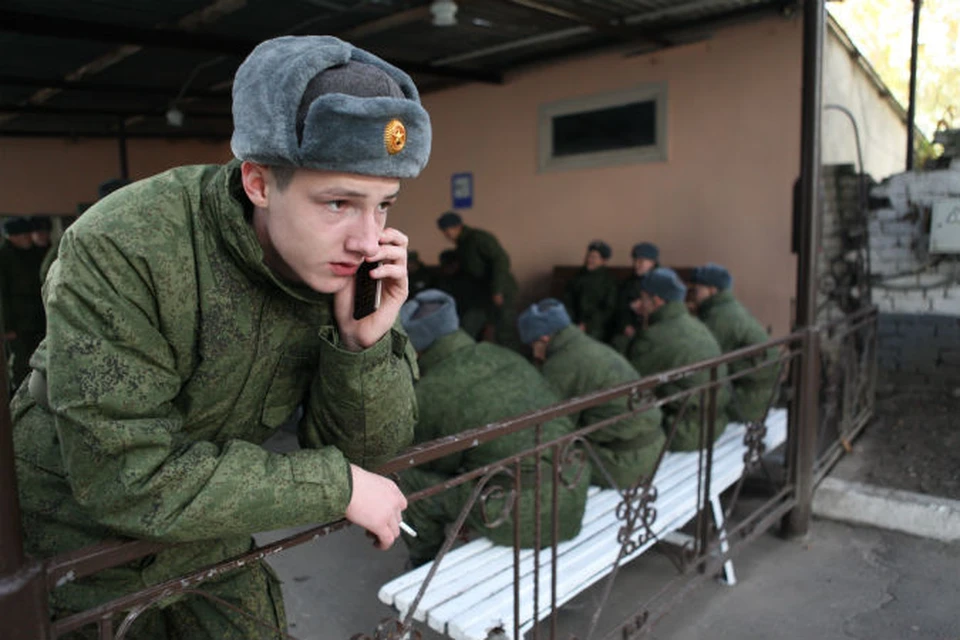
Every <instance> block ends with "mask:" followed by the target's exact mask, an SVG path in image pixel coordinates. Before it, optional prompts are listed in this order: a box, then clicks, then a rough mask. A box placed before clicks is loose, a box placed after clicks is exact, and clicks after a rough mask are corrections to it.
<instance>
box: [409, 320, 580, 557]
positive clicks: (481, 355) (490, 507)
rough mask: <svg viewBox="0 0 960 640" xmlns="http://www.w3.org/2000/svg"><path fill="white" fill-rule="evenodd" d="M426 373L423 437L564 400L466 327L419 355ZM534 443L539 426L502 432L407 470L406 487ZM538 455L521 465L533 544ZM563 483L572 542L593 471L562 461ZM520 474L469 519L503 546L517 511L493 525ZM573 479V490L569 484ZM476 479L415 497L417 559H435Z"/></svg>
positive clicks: (545, 489)
mask: <svg viewBox="0 0 960 640" xmlns="http://www.w3.org/2000/svg"><path fill="white" fill-rule="evenodd" d="M420 370H421V378H420V381H419V382H418V383H417V385H416V392H417V400H418V403H419V405H420V419H419V421H418V422H417V426H416V435H415V440H416V442H418V443H421V442H427V441H429V440H435V439H437V438H442V437H444V436H451V435H454V434H457V433H460V432H461V431H464V430H466V429H473V428H476V427H481V426H483V425H485V424H488V423H490V422H495V421H497V420H503V419H506V418H511V417H514V416H517V415H520V414H522V413H526V412H528V411H532V410H534V409H539V408H541V407H546V406H549V405H551V404H555V403H557V402H559V398H558V397H557V395H556V393H555V392H554V391H553V390H552V389H551V388H550V386H549V384H548V383H547V381H546V380H545V379H544V378H543V377H542V376H541V375H540V374H539V373H538V372H537V370H536V369H535V368H534V367H533V365H531V364H530V363H529V362H527V361H526V360H524V359H523V358H522V357H521V356H519V355H518V354H516V353H513V352H512V351H510V350H508V349H505V348H504V347H501V346H498V345H494V344H490V343H488V342H482V343H479V344H478V343H477V342H475V341H474V340H473V339H472V338H470V336H468V335H467V334H466V333H464V332H463V331H457V332H455V333H452V334H449V335H446V336H443V337H442V338H439V339H438V340H437V341H436V342H434V343H433V345H431V347H430V348H429V349H427V350H426V351H425V352H424V353H422V354H421V356H420ZM572 429H573V425H572V423H571V422H570V421H569V420H567V419H566V418H564V419H557V420H552V421H550V422H547V423H545V424H544V425H543V427H542V435H541V442H549V441H550V440H553V439H556V438H558V437H562V436H563V435H565V434H567V433H569V432H570V431H572ZM534 443H535V433H534V429H533V428H529V429H524V430H522V431H519V432H516V433H512V434H509V435H505V436H501V437H498V438H496V439H494V440H492V441H490V442H486V443H483V444H481V445H479V446H477V447H474V448H472V449H467V450H465V451H461V452H459V453H456V454H453V455H450V456H446V457H444V458H441V459H439V460H435V461H433V462H430V463H428V464H426V465H421V466H420V467H418V468H416V469H410V470H408V471H405V472H403V473H402V474H401V476H400V486H401V487H402V488H403V490H404V493H407V494H410V493H412V492H414V491H419V490H421V489H424V488H426V487H429V486H433V485H435V484H437V483H439V482H443V481H445V480H449V479H450V478H452V477H454V476H457V475H459V474H461V473H464V472H466V471H470V470H472V469H476V468H479V467H482V466H484V465H487V464H493V463H496V462H498V461H499V460H501V459H502V458H505V457H508V456H511V455H514V454H516V453H518V452H520V451H524V450H526V449H528V448H532V447H533V446H534ZM540 458H541V479H542V481H543V484H542V487H541V521H540V522H541V531H542V532H543V533H542V537H541V543H542V544H543V545H547V544H549V543H550V531H551V530H552V524H551V523H552V510H551V508H550V496H551V495H552V482H551V477H550V474H551V471H552V460H553V455H552V453H551V452H550V451H547V452H544V453H543V454H542V455H541V456H540ZM535 474H536V470H535V459H534V458H533V457H527V458H524V460H523V464H522V469H521V471H520V480H521V488H522V489H521V493H520V496H519V500H520V543H521V545H522V546H524V547H530V546H533V545H534V523H535V520H536V518H535V515H534V514H535V511H534V509H535V502H536V495H535V492H534V480H535V479H536V475H535ZM562 475H563V478H564V485H562V486H560V487H559V491H558V494H559V502H558V508H557V514H558V522H559V536H560V538H559V539H560V540H568V539H570V538H572V537H574V536H576V535H577V533H579V532H580V524H581V520H582V518H583V510H584V507H585V505H586V492H587V487H588V486H589V480H590V473H589V469H587V468H586V465H585V463H576V462H574V463H573V464H570V465H564V466H563V474H562ZM512 482H513V479H512V478H511V477H510V476H508V475H507V474H500V475H498V476H496V477H495V478H493V479H492V480H491V484H490V485H488V487H491V488H492V487H493V486H498V487H500V488H501V489H503V491H500V492H498V495H497V496H494V497H493V498H492V499H491V500H488V501H487V502H486V503H485V505H478V506H476V507H475V508H474V510H473V511H472V512H471V514H470V519H469V522H468V524H469V525H470V527H471V528H472V529H475V530H476V531H477V532H478V533H479V534H480V535H483V536H486V537H488V538H490V539H491V540H493V542H495V543H496V544H502V545H512V544H513V529H514V527H513V517H512V511H511V512H510V513H509V514H507V517H506V519H505V521H504V522H503V524H501V525H499V526H496V527H490V526H487V525H488V523H492V522H494V521H496V520H497V519H499V518H500V517H501V515H503V514H502V511H503V507H504V506H505V505H507V504H509V503H507V502H505V495H504V494H506V493H507V492H509V489H510V487H512ZM567 484H569V485H573V486H572V488H568V487H567V486H566V485H567ZM474 486H475V483H467V484H466V485H463V486H461V487H460V488H456V489H452V490H447V491H444V492H443V493H441V494H439V495H437V496H435V497H432V498H427V499H425V500H420V501H418V502H414V503H412V504H411V505H410V506H409V508H408V509H407V511H406V512H405V513H404V518H405V519H406V520H407V521H408V522H409V524H410V525H411V526H413V528H414V529H416V531H417V534H418V536H417V537H416V538H411V537H410V536H407V535H406V534H404V540H405V541H406V542H407V545H408V546H409V547H410V556H411V560H412V561H413V562H414V564H419V563H422V562H425V561H428V560H430V559H432V558H433V557H434V555H436V553H437V551H438V550H439V549H440V547H441V546H442V544H443V541H444V527H445V526H446V525H447V524H449V523H451V522H453V521H454V520H455V519H456V517H457V515H458V514H459V513H460V511H461V510H462V509H463V508H464V506H465V505H466V504H467V500H468V498H469V496H470V493H471V492H472V491H473V488H474Z"/></svg>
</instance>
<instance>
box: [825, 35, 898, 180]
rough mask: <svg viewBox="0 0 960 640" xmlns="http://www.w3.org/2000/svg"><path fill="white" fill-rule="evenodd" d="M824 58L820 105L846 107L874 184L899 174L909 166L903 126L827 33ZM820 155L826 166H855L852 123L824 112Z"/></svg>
mask: <svg viewBox="0 0 960 640" xmlns="http://www.w3.org/2000/svg"><path fill="white" fill-rule="evenodd" d="M829 34H830V35H829V37H827V39H826V43H825V47H824V57H823V102H824V104H837V105H840V106H842V107H846V108H847V109H849V110H850V111H851V112H852V113H853V117H854V119H855V120H856V122H857V128H858V129H859V131H860V144H861V147H862V150H863V164H864V167H865V170H866V173H868V174H870V175H871V176H873V178H874V179H875V180H877V181H878V182H879V181H880V180H882V179H884V178H886V177H887V176H890V175H892V174H894V173H900V172H901V171H903V170H904V168H905V167H906V162H907V125H906V123H905V122H904V120H903V117H902V116H901V114H900V113H898V112H897V111H896V110H895V109H894V107H893V106H892V105H891V104H890V103H889V102H888V101H887V100H883V99H881V98H880V92H879V89H878V88H877V85H876V84H874V83H873V82H871V81H870V79H869V78H868V76H867V74H866V73H865V72H864V71H863V69H861V68H860V66H859V65H858V64H857V61H856V60H855V59H854V58H853V56H851V55H850V52H849V51H848V50H847V49H846V48H845V47H844V46H843V44H841V41H840V37H839V36H838V35H837V34H836V33H834V32H833V30H832V29H831V30H829ZM822 149H823V151H822V153H823V158H822V160H823V163H824V164H856V162H857V144H856V138H855V137H854V129H853V125H851V124H850V120H849V119H848V118H847V117H846V116H845V115H843V114H842V113H840V112H838V111H835V110H832V109H827V110H825V111H824V112H823V136H822Z"/></svg>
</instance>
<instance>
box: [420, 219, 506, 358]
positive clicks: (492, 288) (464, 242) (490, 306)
mask: <svg viewBox="0 0 960 640" xmlns="http://www.w3.org/2000/svg"><path fill="white" fill-rule="evenodd" d="M437 228H438V229H440V232H441V233H442V234H443V236H444V237H445V238H446V239H447V240H449V241H450V242H453V243H454V244H455V245H456V246H457V258H458V259H459V263H460V271H461V272H462V273H463V274H465V275H466V276H468V277H470V278H471V279H472V281H473V283H474V287H475V288H476V291H477V296H478V297H479V298H481V299H486V301H488V302H485V305H486V309H487V310H488V314H489V322H490V324H492V325H494V335H495V337H496V341H497V344H501V345H503V346H505V347H508V348H510V349H516V348H518V347H519V346H520V345H519V341H518V339H517V322H516V321H517V311H516V303H517V281H516V279H514V277H513V274H512V273H511V272H510V256H509V255H507V252H506V251H505V250H504V249H503V246H502V245H501V244H500V241H499V240H497V238H496V236H494V235H493V234H492V233H490V232H489V231H484V230H483V229H475V228H473V227H468V226H467V225H465V224H463V219H462V218H461V217H460V215H459V214H457V213H454V212H453V211H448V212H447V213H445V214H443V215H442V216H440V217H439V218H437ZM470 311H472V309H463V310H462V313H463V314H466V313H468V312H470Z"/></svg>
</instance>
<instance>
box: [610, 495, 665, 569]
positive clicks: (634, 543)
mask: <svg viewBox="0 0 960 640" xmlns="http://www.w3.org/2000/svg"><path fill="white" fill-rule="evenodd" d="M656 500H657V488H656V487H655V486H653V485H650V486H649V488H648V487H645V486H642V485H638V486H634V487H631V488H629V489H627V490H626V491H624V492H623V501H622V502H620V504H618V505H617V519H618V520H623V521H624V525H623V526H622V527H620V531H618V532H617V542H619V543H620V544H621V545H622V546H623V555H630V554H631V553H633V552H634V551H636V550H637V549H639V548H640V547H642V546H643V545H645V544H646V543H647V542H649V541H650V540H652V539H654V538H656V534H655V533H654V532H653V525H654V523H655V522H656V521H657V508H656V507H655V506H654V505H653V503H654V502H656Z"/></svg>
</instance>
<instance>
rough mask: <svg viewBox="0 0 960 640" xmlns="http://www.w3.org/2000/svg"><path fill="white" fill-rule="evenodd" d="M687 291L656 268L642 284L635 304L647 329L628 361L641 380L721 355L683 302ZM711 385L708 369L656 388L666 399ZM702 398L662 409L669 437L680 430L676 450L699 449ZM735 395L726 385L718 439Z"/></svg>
mask: <svg viewBox="0 0 960 640" xmlns="http://www.w3.org/2000/svg"><path fill="white" fill-rule="evenodd" d="M686 295H687V288H686V287H685V286H684V284H683V283H682V282H681V281H680V278H678V277H677V274H676V273H674V272H673V270H672V269H663V268H660V269H654V270H653V271H651V272H650V273H649V274H647V277H646V278H644V279H643V282H642V283H641V284H640V297H639V298H637V299H636V300H634V301H633V303H631V308H632V309H633V311H634V313H636V314H637V315H638V316H645V317H646V319H647V327H646V329H643V330H642V331H640V332H639V333H637V336H636V338H634V339H633V342H632V343H631V344H630V349H629V351H628V354H627V357H628V358H629V360H630V362H631V363H632V364H633V366H634V368H636V370H637V371H638V372H639V373H640V375H641V376H643V377H646V376H651V375H653V374H656V373H661V372H663V371H669V370H671V369H676V368H678V367H683V366H686V365H692V364H696V363H698V362H702V361H703V360H708V359H710V358H716V357H718V356H720V355H721V353H722V352H721V351H720V345H718V344H717V341H716V340H715V339H714V338H713V335H712V334H711V333H710V330H709V329H707V328H706V327H705V326H704V324H703V323H702V322H700V321H699V320H697V319H696V318H694V317H693V316H692V315H690V313H689V312H688V311H687V307H686V305H685V304H684V298H685V297H686ZM717 375H718V377H719V378H720V379H723V378H725V377H726V375H727V367H726V365H721V366H719V367H718V368H717ZM708 382H710V372H709V371H708V370H703V371H699V372H697V373H695V374H693V375H688V376H686V377H684V378H681V379H679V380H675V381H673V382H670V383H667V384H661V385H659V386H658V387H657V390H656V391H657V395H658V396H660V397H661V398H665V397H668V396H672V395H674V394H676V393H679V392H681V391H684V390H686V389H693V388H695V387H699V386H701V385H704V384H707V383H708ZM700 396H701V394H700V393H697V392H695V393H693V394H692V395H689V396H686V397H685V398H679V399H677V400H674V401H673V402H670V403H668V404H666V405H664V406H663V428H664V429H665V430H666V432H667V435H668V436H669V434H670V431H671V430H672V429H673V425H674V423H676V432H675V435H674V436H673V439H672V440H671V441H670V448H671V449H672V450H674V451H688V450H693V449H698V448H699V447H700V427H701V422H700V407H701V397H700ZM729 398H730V392H729V389H728V387H727V385H726V384H724V385H722V386H721V387H720V389H719V391H718V393H717V402H716V409H717V422H716V425H715V431H714V436H715V437H717V436H719V435H720V434H721V433H723V430H724V429H726V426H727V420H726V413H725V410H726V407H727V402H728V401H729Z"/></svg>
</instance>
